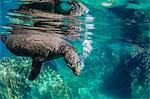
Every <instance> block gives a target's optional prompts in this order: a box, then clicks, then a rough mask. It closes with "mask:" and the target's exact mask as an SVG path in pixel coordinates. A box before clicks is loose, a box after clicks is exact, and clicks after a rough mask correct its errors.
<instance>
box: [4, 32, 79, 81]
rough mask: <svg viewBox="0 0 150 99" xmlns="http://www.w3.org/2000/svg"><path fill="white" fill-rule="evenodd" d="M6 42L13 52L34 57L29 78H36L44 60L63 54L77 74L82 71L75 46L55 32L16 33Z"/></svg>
mask: <svg viewBox="0 0 150 99" xmlns="http://www.w3.org/2000/svg"><path fill="white" fill-rule="evenodd" d="M5 44H6V47H7V48H8V49H9V50H10V52H12V53H13V54H15V55H17V56H27V57H31V58H32V59H33V61H32V70H31V73H30V76H29V80H34V79H36V77H37V76H38V75H39V73H40V69H41V66H42V63H43V62H45V61H48V60H52V59H56V58H59V57H61V56H62V57H64V60H65V62H66V63H67V65H68V67H69V68H70V69H71V70H72V71H73V73H74V74H75V75H79V73H80V70H81V62H80V58H79V56H78V54H77V52H76V50H75V48H74V47H73V46H72V45H71V44H69V43H68V42H67V41H65V40H64V39H62V38H60V37H59V36H57V35H55V34H45V33H23V34H19V33H18V34H17V33H16V34H13V35H12V36H11V37H10V38H8V39H7V40H6V41H5Z"/></svg>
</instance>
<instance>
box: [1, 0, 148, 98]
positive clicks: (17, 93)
mask: <svg viewBox="0 0 150 99" xmlns="http://www.w3.org/2000/svg"><path fill="white" fill-rule="evenodd" d="M61 1H63V0H61ZM77 1H78V2H79V1H81V2H82V3H83V4H84V5H85V6H86V7H87V8H86V11H85V13H83V14H82V15H81V16H71V17H64V16H63V15H62V14H59V15H57V14H56V15H55V14H51V15H52V16H53V17H51V18H50V19H49V20H48V22H50V23H49V24H48V25H51V26H52V25H53V26H56V27H55V28H56V29H60V30H58V31H56V29H55V28H52V30H51V31H53V32H56V33H57V32H61V33H63V34H64V33H70V34H67V35H68V36H66V38H65V39H66V40H67V41H68V42H70V43H71V44H72V45H73V46H74V47H75V48H76V49H77V51H78V53H79V54H80V56H81V58H82V61H83V63H84V64H83V65H84V67H83V69H82V72H81V74H80V76H74V75H73V73H72V72H71V70H70V69H69V68H68V67H67V66H66V64H65V62H64V61H63V59H62V58H59V59H56V60H52V61H49V62H45V63H44V64H43V65H44V66H43V67H42V70H41V73H40V75H39V77H38V78H37V79H36V80H34V81H29V80H28V74H29V71H30V68H31V59H30V58H25V57H17V56H15V55H13V54H12V53H10V52H9V51H8V50H7V48H6V47H5V45H4V44H3V43H2V42H0V59H1V60H0V62H1V64H0V68H1V69H0V74H1V77H0V98H1V99H13V98H14V99H16V98H19V99H124V98H129V99H130V98H131V99H132V98H133V99H139V98H141V99H149V66H150V57H149V56H150V50H149V40H150V20H149V18H150V16H149V14H150V10H149V8H150V5H149V4H148V1H147V0H123V1H121V0H110V1H115V2H117V3H112V4H107V3H102V2H105V0H77ZM110 1H109V3H110ZM99 2H100V3H101V4H105V5H106V6H107V7H106V6H103V5H100V6H99ZM107 2H108V1H107ZM65 4H66V3H65V2H64V3H62V5H61V7H63V6H64V7H63V9H64V10H65V11H67V9H69V8H70V6H69V5H68V4H67V5H66V6H65ZM143 5H144V6H143ZM19 6H22V4H21V2H19V1H17V0H10V1H7V0H4V1H2V0H1V1H0V8H1V9H2V10H1V12H0V14H1V15H0V26H1V27H0V32H1V34H5V33H7V31H8V30H9V28H10V27H7V26H8V25H9V24H22V25H28V26H32V25H33V24H34V22H35V21H33V20H29V19H28V18H23V17H18V16H17V15H15V14H14V13H13V12H10V11H9V10H14V9H17V8H19ZM12 16H13V17H12ZM16 16H17V17H16ZM58 16H60V17H58ZM38 18H39V20H42V19H45V18H42V19H40V17H38ZM38 18H37V19H38ZM48 25H47V24H46V25H45V27H47V26H48Z"/></svg>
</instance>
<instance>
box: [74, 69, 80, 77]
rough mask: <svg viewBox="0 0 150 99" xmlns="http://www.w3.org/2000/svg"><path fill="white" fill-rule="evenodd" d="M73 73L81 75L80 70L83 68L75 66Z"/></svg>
mask: <svg viewBox="0 0 150 99" xmlns="http://www.w3.org/2000/svg"><path fill="white" fill-rule="evenodd" d="M72 71H73V73H74V74H75V75H77V76H78V75H80V71H81V69H80V68H74V69H73V70H72Z"/></svg>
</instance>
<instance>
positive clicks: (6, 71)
mask: <svg viewBox="0 0 150 99" xmlns="http://www.w3.org/2000/svg"><path fill="white" fill-rule="evenodd" d="M31 62H32V61H31V59H30V58H25V57H17V58H13V59H11V58H4V59H1V60H0V63H1V64H0V75H1V76H0V90H1V91H0V98H1V99H12V98H15V99H16V98H21V99H24V98H25V99H26V98H30V99H35V98H36V99H41V98H42V99H44V98H50V99H69V97H70V96H69V91H68V88H67V87H66V85H65V83H64V81H63V79H62V78H61V76H60V75H59V74H58V73H57V72H56V71H54V70H53V69H52V68H51V66H49V65H45V66H44V67H43V68H42V69H43V72H42V73H41V75H40V76H39V79H37V80H35V81H32V82H30V81H29V80H28V79H27V77H28V73H29V72H30V70H29V68H30V65H31Z"/></svg>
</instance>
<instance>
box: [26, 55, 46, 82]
mask: <svg viewBox="0 0 150 99" xmlns="http://www.w3.org/2000/svg"><path fill="white" fill-rule="evenodd" d="M43 62H44V59H43V58H42V57H34V58H33V61H32V70H31V72H30V75H29V78H28V79H29V80H35V79H36V78H37V77H38V75H39V73H40V70H41V66H42V63H43Z"/></svg>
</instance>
